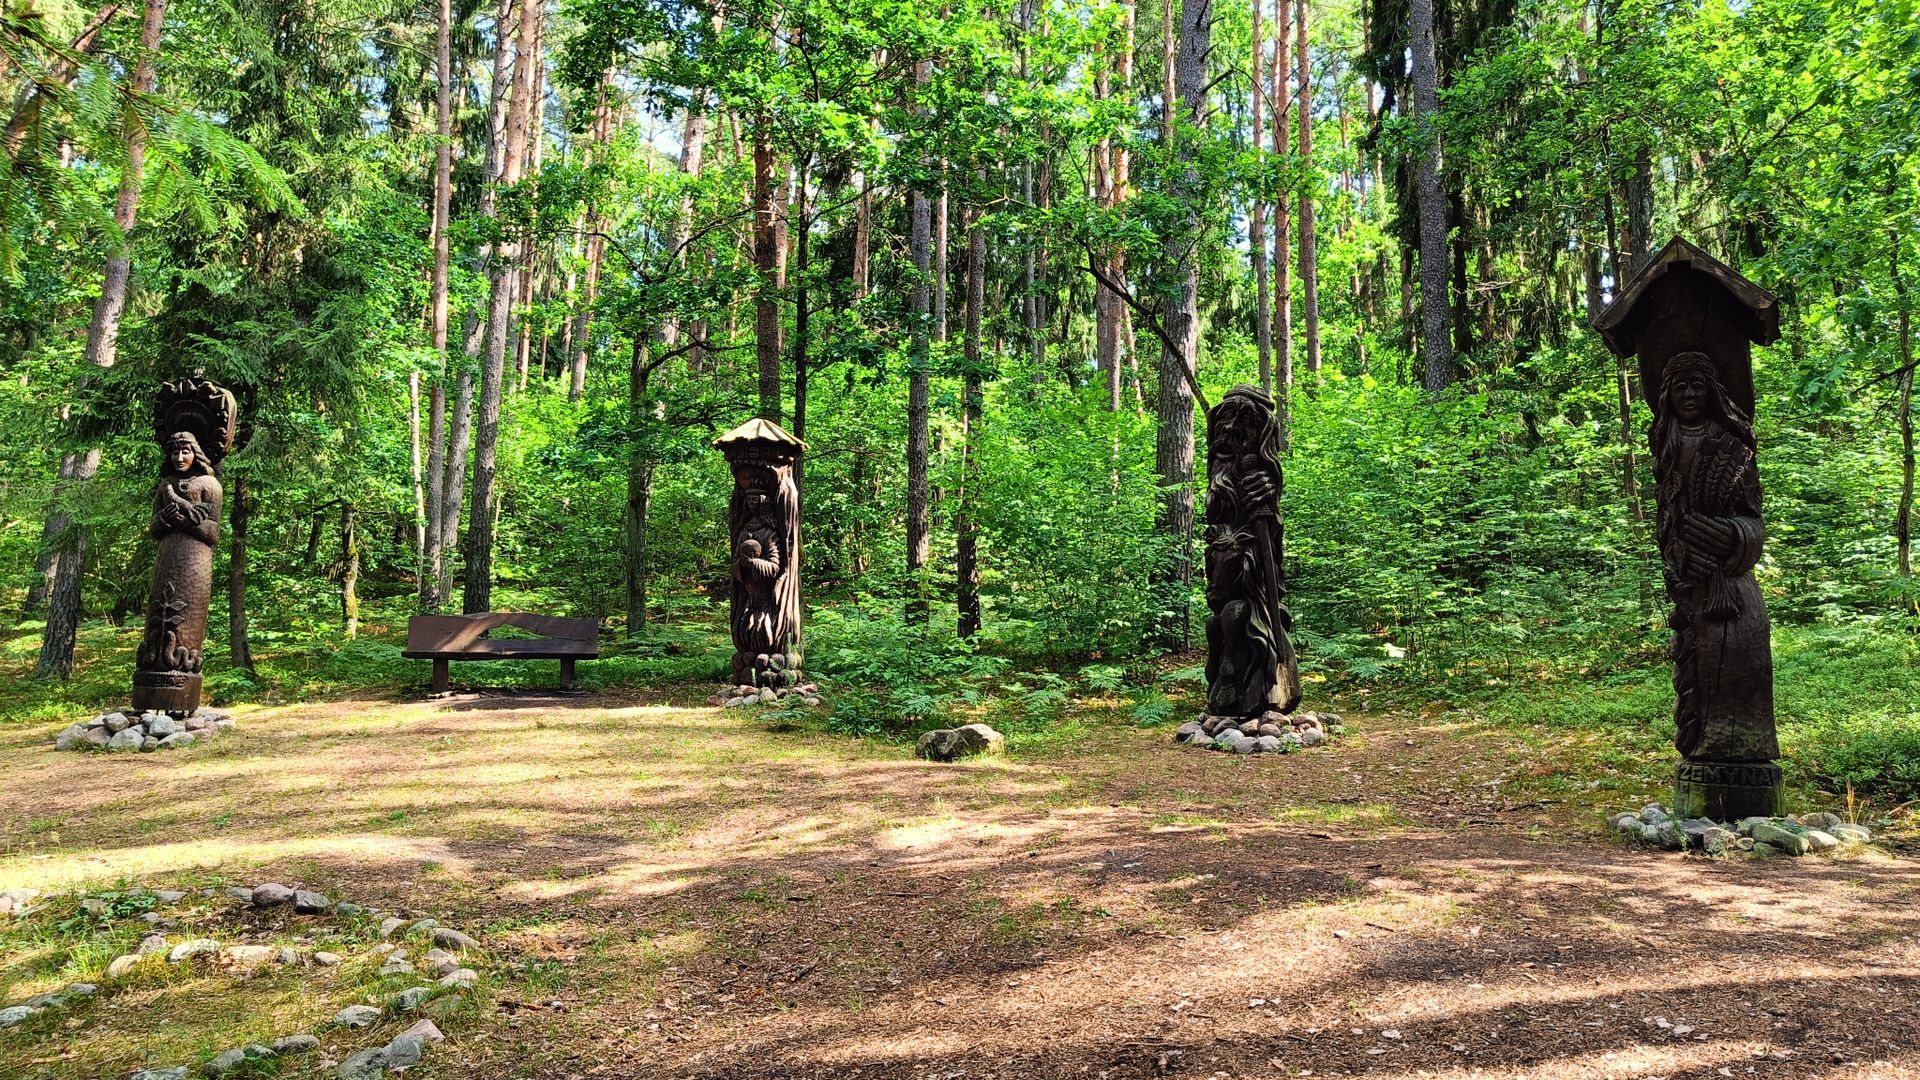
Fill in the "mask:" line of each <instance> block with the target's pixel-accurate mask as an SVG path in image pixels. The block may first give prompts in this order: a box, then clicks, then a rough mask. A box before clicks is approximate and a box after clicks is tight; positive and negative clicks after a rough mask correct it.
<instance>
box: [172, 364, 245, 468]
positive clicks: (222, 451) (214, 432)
mask: <svg viewBox="0 0 1920 1080" xmlns="http://www.w3.org/2000/svg"><path fill="white" fill-rule="evenodd" d="M237 411H238V410H237V409H236V408H235V406H234V401H233V395H232V394H231V393H229V392H228V391H227V390H225V389H224V388H222V387H219V386H216V385H214V384H213V383H211V382H208V381H207V380H205V379H198V378H195V379H181V380H179V381H177V382H170V383H166V384H165V385H163V386H161V387H160V396H159V397H158V398H157V399H156V400H155V401H154V405H153V437H154V438H155V439H157V440H159V442H160V445H161V446H165V445H166V444H167V440H168V439H170V438H172V437H173V433H174V432H176V431H184V432H187V433H188V434H190V435H192V436H193V437H194V440H195V441H196V442H198V443H199V444H200V450H201V452H202V453H204V454H206V455H207V459H208V462H209V463H210V464H213V465H218V464H220V460H221V459H222V458H224V457H226V456H227V451H229V450H231V449H233V423H234V414H235V413H236V412H237Z"/></svg>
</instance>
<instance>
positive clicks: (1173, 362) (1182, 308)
mask: <svg viewBox="0 0 1920 1080" xmlns="http://www.w3.org/2000/svg"><path fill="white" fill-rule="evenodd" d="M1210 8H1211V3H1210V0H1184V2H1183V3H1182V5H1181V9H1180V34H1179V39H1178V42H1179V44H1178V48H1177V51H1176V58H1177V59H1176V64H1177V66H1176V69H1175V75H1174V79H1175V95H1176V96H1175V98H1174V99H1173V100H1171V101H1169V103H1168V104H1169V112H1170V113H1171V112H1172V111H1173V105H1174V102H1175V101H1177V102H1178V109H1179V112H1180V113H1181V114H1183V119H1182V121H1181V122H1180V123H1178V124H1176V125H1175V134H1174V142H1173V144H1172V145H1173V147H1174V162H1175V164H1174V171H1173V176H1172V183H1171V184H1170V185H1169V186H1170V188H1171V194H1172V196H1173V199H1174V201H1175V202H1176V204H1177V205H1180V206H1181V207H1182V208H1183V209H1184V210H1185V213H1186V220H1185V222H1184V223H1183V224H1184V228H1182V229H1180V230H1177V231H1175V232H1173V233H1171V234H1169V236H1168V237H1167V239H1166V242H1165V246H1164V247H1163V249H1162V256H1163V258H1165V260H1166V263H1167V265H1168V266H1169V267H1170V268H1172V269H1173V271H1174V276H1175V278H1176V280H1177V282H1178V289H1179V292H1178V293H1176V294H1175V295H1174V296H1172V297H1170V298H1169V302H1168V304H1167V307H1166V314H1165V316H1164V318H1163V320H1162V321H1163V323H1164V325H1165V329H1166V332H1167V337H1168V338H1170V339H1171V340H1172V344H1173V345H1174V346H1177V348H1173V347H1167V346H1165V345H1163V346H1162V348H1161V350H1160V396H1159V401H1158V406H1159V418H1160V430H1159V435H1158V437H1157V438H1156V439H1155V442H1154V466H1155V469H1156V470H1157V472H1158V474H1159V477H1160V488H1161V490H1162V491H1163V492H1165V496H1164V501H1163V503H1162V504H1161V510H1160V521H1159V527H1160V531H1161V532H1162V533H1164V534H1165V535H1166V536H1167V537H1168V538H1169V539H1170V540H1172V541H1173V543H1174V545H1175V550H1176V551H1177V552H1178V554H1177V555H1176V561H1175V565H1174V566H1173V568H1172V571H1173V572H1172V574H1171V575H1170V576H1171V578H1172V582H1171V583H1172V584H1174V587H1175V588H1176V589H1177V599H1176V601H1175V603H1176V605H1177V610H1178V611H1179V612H1180V617H1179V638H1180V643H1181V645H1182V647H1185V646H1187V645H1189V644H1190V643H1191V642H1192V638H1193V634H1192V627H1191V625H1190V622H1191V620H1190V618H1189V615H1188V602H1187V601H1188V595H1187V594H1188V593H1189V592H1190V591H1191V587H1192V581H1193V555H1192V551H1193V406H1194V398H1193V390H1192V384H1193V381H1194V362H1195V359H1196V354H1197V352H1198V348H1199V342H1200V317H1199V316H1200V312H1199V295H1200V264H1199V262H1198V260H1197V258H1196V249H1197V248H1198V247H1199V244H1198V243H1197V241H1198V240H1199V238H1200V234H1201V233H1202V231H1203V230H1204V229H1205V222H1206V218H1205V216H1204V214H1203V213H1202V209H1201V206H1200V204H1199V198H1200V195H1199V190H1198V188H1199V176H1198V167H1197V166H1196V164H1195V157H1196V156H1197V155H1196V148H1195V146H1194V142H1195V140H1196V139H1198V138H1199V129H1200V128H1201V127H1202V126H1203V125H1204V124H1205V123H1206V104H1207V103H1206V94H1207V53H1208V51H1209V50H1210V49H1211V47H1212V36H1213V35H1212V29H1213V27H1212V21H1211V16H1210ZM1182 127H1184V128H1188V129H1191V130H1186V131H1182V130H1180V128H1182Z"/></svg>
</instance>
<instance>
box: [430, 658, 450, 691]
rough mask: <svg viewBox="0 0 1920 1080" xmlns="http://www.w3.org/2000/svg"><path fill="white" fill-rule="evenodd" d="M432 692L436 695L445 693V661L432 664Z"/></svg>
mask: <svg viewBox="0 0 1920 1080" xmlns="http://www.w3.org/2000/svg"><path fill="white" fill-rule="evenodd" d="M433 692H434V693H436V694H444V693H446V692H447V661H445V660H435V661H434V662H433Z"/></svg>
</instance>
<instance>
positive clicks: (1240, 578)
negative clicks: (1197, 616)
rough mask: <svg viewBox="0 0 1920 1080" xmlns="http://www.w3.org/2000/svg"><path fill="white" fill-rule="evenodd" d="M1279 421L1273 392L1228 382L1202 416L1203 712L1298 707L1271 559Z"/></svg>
mask: <svg viewBox="0 0 1920 1080" xmlns="http://www.w3.org/2000/svg"><path fill="white" fill-rule="evenodd" d="M1282 483H1283V479H1282V476H1281V471H1280V427H1279V425H1278V424H1276V423H1275V422H1274V416H1273V398H1271V397H1269V396H1268V395H1267V394H1266V393H1265V392H1264V391H1262V390H1260V389H1259V388H1258V387H1253V386H1247V385H1245V384H1242V385H1240V386H1236V387H1234V388H1233V389H1232V390H1231V391H1229V392H1228V394H1227V395H1226V397H1225V398H1223V399H1222V400H1221V402H1220V404H1218V405H1216V406H1214V407H1213V409H1212V410H1211V411H1209V412H1208V413H1207V504H1206V523H1207V555H1206V559H1207V607H1208V609H1209V610H1210V611H1211V612H1212V614H1211V616H1210V617H1209V618H1208V619H1207V712H1208V713H1210V714H1212V715H1213V716H1216V717H1258V716H1261V715H1263V714H1265V713H1266V712H1268V711H1269V710H1276V711H1279V712H1283V713H1285V712H1292V711H1293V710H1294V709H1295V708H1296V707H1298V706H1299V704H1300V669H1299V665H1298V664H1297V662H1296V661H1295V659H1294V652H1293V639H1292V637H1291V635H1290V631H1291V629H1292V627H1293V616H1292V615H1291V614H1290V613H1289V612H1288V611H1287V605H1286V596H1287V590H1286V578H1285V575H1284V571H1283V568H1282V565H1281V555H1282V543H1281V531H1280V492H1281V487H1282Z"/></svg>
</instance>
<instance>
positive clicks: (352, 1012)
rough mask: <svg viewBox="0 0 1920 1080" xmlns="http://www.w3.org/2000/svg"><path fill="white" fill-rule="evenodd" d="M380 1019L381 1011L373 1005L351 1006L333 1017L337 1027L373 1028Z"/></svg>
mask: <svg viewBox="0 0 1920 1080" xmlns="http://www.w3.org/2000/svg"><path fill="white" fill-rule="evenodd" d="M378 1019H380V1010H379V1009H376V1008H374V1007H373V1006H371V1005H349V1006H347V1007H346V1008H344V1009H341V1010H340V1011H339V1012H337V1013H335V1014H334V1015H333V1024H334V1026H335V1027H343V1028H363V1027H372V1026H373V1024H374V1021H376V1020H378Z"/></svg>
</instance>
